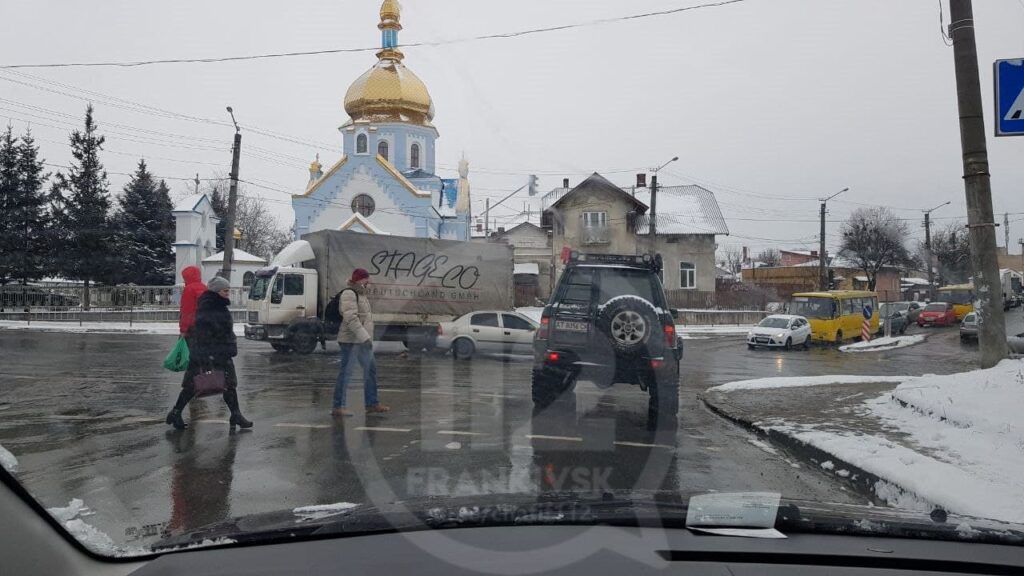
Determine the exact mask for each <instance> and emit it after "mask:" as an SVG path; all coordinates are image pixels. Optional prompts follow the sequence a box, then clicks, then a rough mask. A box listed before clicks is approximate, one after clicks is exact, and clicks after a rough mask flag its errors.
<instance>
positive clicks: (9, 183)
mask: <svg viewBox="0 0 1024 576" xmlns="http://www.w3.org/2000/svg"><path fill="white" fill-rule="evenodd" d="M17 191H18V149H17V144H16V142H15V139H14V132H13V130H12V129H11V127H10V125H8V126H7V131H6V132H4V134H3V136H2V137H0V214H3V217H2V218H0V284H6V283H7V282H8V281H10V278H11V274H12V270H11V265H10V264H11V261H12V258H13V257H14V254H13V251H12V248H13V247H14V246H13V244H12V243H11V242H10V240H9V239H10V237H11V228H12V222H11V220H10V219H9V218H7V213H8V211H9V210H10V207H11V203H12V202H13V201H14V198H15V197H17V194H18V192H17Z"/></svg>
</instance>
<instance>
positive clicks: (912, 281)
mask: <svg viewBox="0 0 1024 576" xmlns="http://www.w3.org/2000/svg"><path fill="white" fill-rule="evenodd" d="M900 282H901V283H903V284H909V285H912V286H927V285H928V280H926V279H925V278H903V279H902V280H900Z"/></svg>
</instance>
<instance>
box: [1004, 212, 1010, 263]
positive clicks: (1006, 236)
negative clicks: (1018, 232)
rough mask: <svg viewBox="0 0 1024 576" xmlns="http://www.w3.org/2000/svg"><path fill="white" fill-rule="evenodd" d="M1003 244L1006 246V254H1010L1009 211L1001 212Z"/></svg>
mask: <svg viewBox="0 0 1024 576" xmlns="http://www.w3.org/2000/svg"><path fill="white" fill-rule="evenodd" d="M1003 246H1005V247H1006V255H1007V256H1009V255H1010V213H1009V212H1003Z"/></svg>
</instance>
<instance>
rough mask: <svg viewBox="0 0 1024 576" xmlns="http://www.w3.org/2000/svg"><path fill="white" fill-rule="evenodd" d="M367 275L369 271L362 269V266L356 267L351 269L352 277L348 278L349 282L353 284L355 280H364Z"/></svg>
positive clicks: (368, 275)
mask: <svg viewBox="0 0 1024 576" xmlns="http://www.w3.org/2000/svg"><path fill="white" fill-rule="evenodd" d="M369 277H370V273H369V272H367V271H366V270H363V269H362V268H356V269H355V270H353V271H352V279H351V280H349V282H351V283H353V284H355V283H356V282H359V281H360V280H366V279H367V278H369Z"/></svg>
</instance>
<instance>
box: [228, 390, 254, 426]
mask: <svg viewBox="0 0 1024 576" xmlns="http://www.w3.org/2000/svg"><path fill="white" fill-rule="evenodd" d="M224 403H225V404H227V405H228V410H231V419H230V420H229V423H230V424H231V426H232V427H235V426H238V427H239V428H252V420H247V419H246V418H245V416H242V410H241V408H239V407H238V392H236V391H235V390H233V389H229V390H225V391H224Z"/></svg>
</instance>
